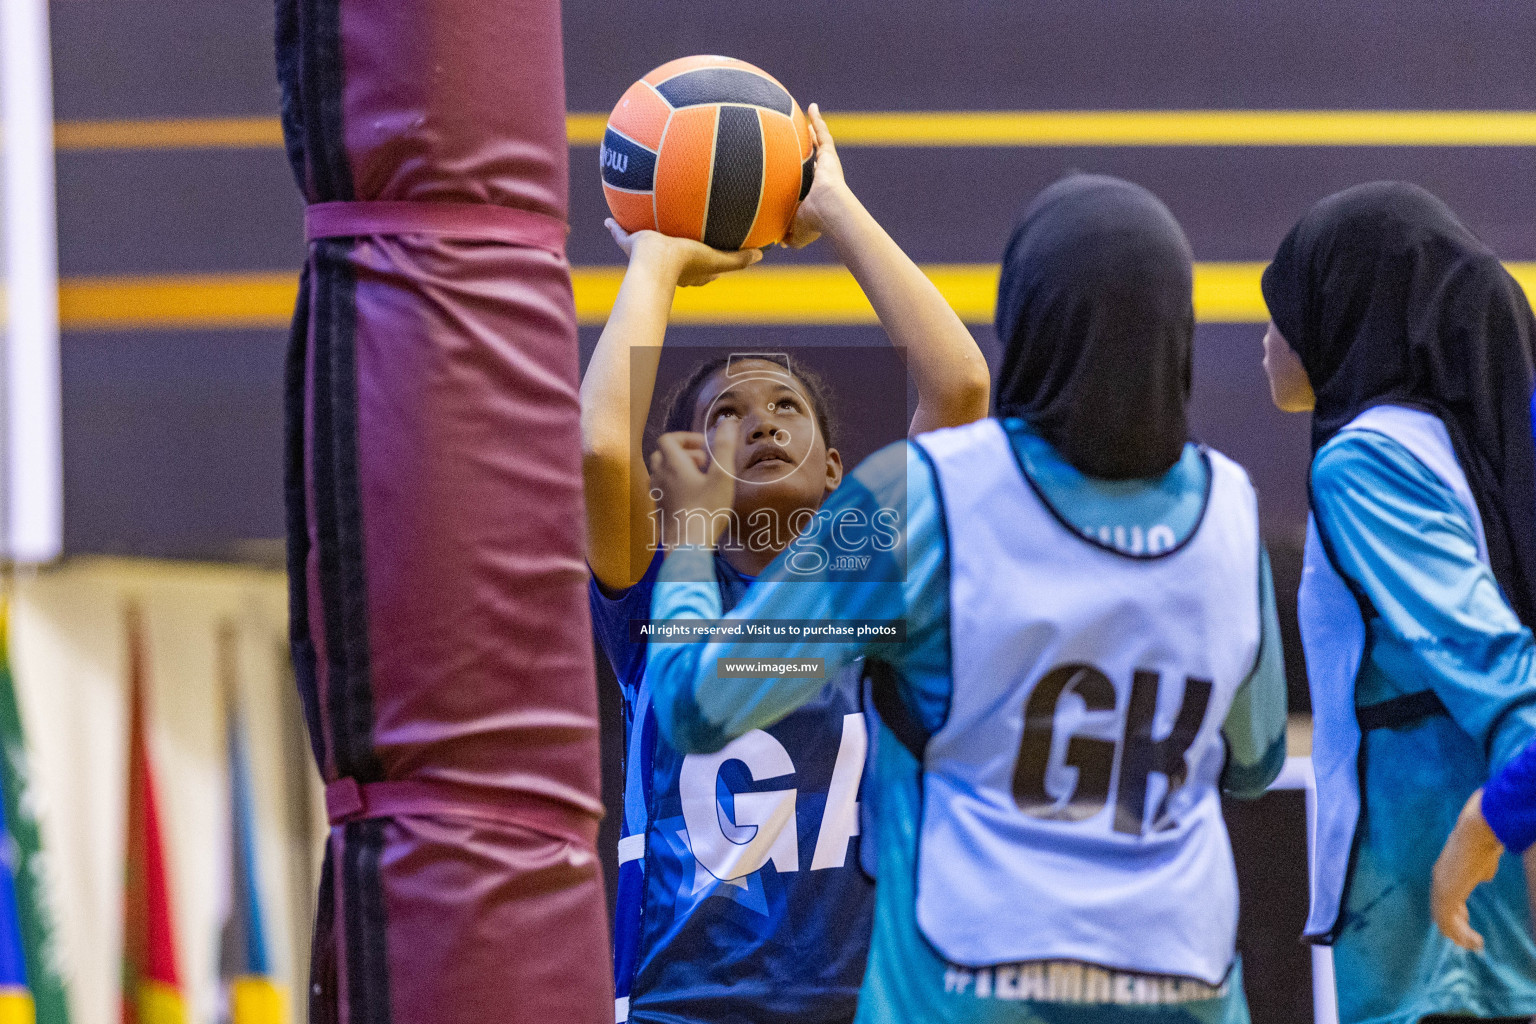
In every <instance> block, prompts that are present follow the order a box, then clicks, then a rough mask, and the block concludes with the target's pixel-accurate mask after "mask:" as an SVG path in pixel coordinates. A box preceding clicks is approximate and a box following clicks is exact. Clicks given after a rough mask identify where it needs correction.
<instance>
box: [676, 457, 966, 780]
mask: <svg viewBox="0 0 1536 1024" xmlns="http://www.w3.org/2000/svg"><path fill="white" fill-rule="evenodd" d="M937 506H938V498H937V494H936V489H935V483H934V480H933V476H932V472H931V470H929V469H928V467H927V465H926V463H924V462H923V461H922V460H921V458H920V456H918V455H917V454H916V453H915V452H914V451H913V450H912V448H911V446H910V445H909V444H907V443H906V442H898V443H896V444H893V445H890V446H888V447H886V448H883V449H881V450H880V451H879V452H876V453H875V454H874V455H872V456H870V457H869V458H868V459H866V460H865V461H864V462H863V463H862V464H861V465H860V466H859V468H858V469H857V470H855V471H854V472H853V473H852V474H850V476H849V478H848V479H847V480H845V481H844V482H843V484H842V486H841V487H839V488H838V489H837V490H836V491H834V492H833V494H832V495H831V497H829V498H828V499H827V502H826V504H825V505H823V506H822V508H821V510H820V512H818V514H817V516H816V519H815V520H814V521H813V522H812V523H811V524H810V526H809V527H808V528H807V529H806V531H805V532H804V533H803V534H802V535H801V537H800V538H799V539H797V540H796V542H795V543H794V544H793V545H791V546H790V547H789V548H787V549H786V550H785V551H784V552H783V553H782V554H781V555H780V556H779V557H778V558H777V559H775V561H774V562H773V564H771V565H770V566H769V567H768V568H767V570H765V571H764V573H763V574H762V575H761V576H760V577H758V580H757V582H756V583H754V584H753V585H752V586H751V587H750V588H749V589H748V591H747V595H746V597H745V598H744V599H743V601H742V602H741V604H739V605H737V607H736V608H735V609H734V610H733V611H732V613H731V615H730V616H729V618H730V619H731V620H733V621H743V622H751V621H754V620H764V619H822V620H827V619H830V620H839V619H843V620H846V619H904V620H905V621H906V639H905V641H904V642H902V643H899V644H887V643H857V642H855V643H844V642H836V641H831V640H827V639H823V638H808V639H802V640H791V641H785V640H774V641H771V642H765V641H749V640H740V641H731V642H718V643H709V644H696V643H695V644H667V643H657V642H654V641H653V642H652V643H651V644H650V645H649V650H648V652H647V655H646V658H647V664H646V671H647V676H648V678H649V680H650V683H651V693H652V700H653V707H654V708H655V712H656V720H657V723H658V725H659V726H660V729H661V733H662V735H663V736H664V737H665V738H666V740H667V742H668V743H670V744H671V745H672V746H673V747H674V748H676V749H678V750H681V751H684V752H687V753H703V752H710V751H714V750H718V749H720V748H721V747H723V746H724V745H725V744H726V743H728V742H730V740H731V739H733V738H734V737H737V736H740V735H742V734H743V733H746V732H749V731H751V730H752V729H758V728H762V727H764V726H767V725H771V724H772V723H774V722H776V721H778V720H779V719H781V718H783V717H784V716H785V715H787V714H789V713H790V712H791V711H794V710H795V709H796V708H797V707H799V706H800V705H801V704H804V703H805V702H806V701H808V700H810V699H811V698H812V697H814V696H815V695H816V694H817V693H818V692H820V690H821V689H822V687H823V686H825V685H826V683H825V679H793V678H778V679H742V678H726V679H721V678H717V677H716V666H717V664H718V662H719V660H720V659H721V658H821V659H823V661H824V665H825V669H826V673H825V674H826V677H827V678H830V677H831V676H833V675H834V674H835V673H836V672H837V671H838V670H839V669H841V668H843V667H844V666H846V665H848V664H850V663H851V662H853V661H854V660H855V659H857V658H858V657H860V656H861V655H867V656H870V657H877V658H880V659H881V660H883V661H886V662H889V663H890V664H891V665H892V666H893V667H894V668H896V669H897V675H898V679H899V680H900V681H901V683H902V687H901V689H902V692H901V697H902V699H903V700H904V701H905V702H906V703H907V704H908V705H909V706H910V707H912V708H913V709H914V710H915V711H916V712H917V713H918V715H919V718H920V719H921V720H923V721H924V723H925V724H929V725H931V727H934V728H936V725H933V724H932V723H933V722H934V721H935V719H938V720H941V719H942V715H943V714H944V713H945V712H947V708H948V692H949V691H948V687H949V628H948V622H949V613H948V572H947V568H946V566H947V556H946V553H945V539H944V535H943V532H942V530H943V526H942V515H941V513H939V512H938V510H937ZM877 516H880V517H881V519H880V520H879V521H880V522H882V524H883V525H882V527H881V528H880V529H878V530H875V529H871V531H870V532H869V534H868V535H867V539H868V541H869V543H868V544H867V545H861V544H859V543H858V541H859V539H860V535H859V532H858V531H859V528H858V527H856V526H855V527H850V525H849V524H851V523H871V522H875V521H876V517H877ZM877 537H878V539H879V541H880V542H879V543H878V544H877V543H875V541H876V538H877ZM851 550H859V551H863V552H866V553H869V554H870V555H871V558H870V562H869V563H868V565H867V566H865V567H863V568H862V569H860V570H858V571H850V570H847V569H835V568H833V567H832V566H833V563H832V562H831V561H830V560H828V559H826V558H823V557H820V556H819V555H818V554H817V552H823V553H825V552H846V551H851ZM797 556H799V557H797ZM711 557H712V556H711V554H710V553H709V552H708V551H705V550H702V549H697V548H694V549H679V550H677V551H674V552H672V553H671V554H669V555H668V556H667V560H666V562H665V563H664V564H663V566H662V569H661V575H660V578H659V580H658V582H657V585H656V590H655V592H654V594H653V596H652V602H651V617H652V618H653V619H657V620H681V619H690V618H692V619H700V618H702V619H714V618H721V617H722V616H721V605H720V596H719V588H718V587H717V586H716V585H714V583H713V582H691V581H695V580H699V581H712V580H713V578H714V575H713V571H712V567H711V565H710V561H709V560H710V558H711Z"/></svg>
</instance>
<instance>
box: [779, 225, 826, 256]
mask: <svg viewBox="0 0 1536 1024" xmlns="http://www.w3.org/2000/svg"><path fill="white" fill-rule="evenodd" d="M820 237H821V232H820V231H817V230H816V229H815V228H811V227H806V226H805V225H804V224H803V223H801V222H800V221H799V220H796V221H795V222H794V223H792V224H791V225H790V227H789V234H787V235H785V236H784V245H785V247H787V248H790V249H804V248H805V247H806V246H808V245H810V244H811V243H812V242H814V241H816V239H818V238H820Z"/></svg>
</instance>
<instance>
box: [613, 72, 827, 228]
mask: <svg viewBox="0 0 1536 1024" xmlns="http://www.w3.org/2000/svg"><path fill="white" fill-rule="evenodd" d="M601 160H602V173H603V194H604V195H606V196H607V198H608V208H609V210H611V211H612V212H613V218H614V220H616V221H618V223H619V226H620V227H622V228H624V230H626V231H640V230H642V229H646V228H649V229H651V230H655V231H660V232H661V233H662V234H666V235H674V236H677V237H679V238H692V239H694V240H696V241H700V242H704V243H706V244H708V245H712V246H714V247H715V248H716V249H755V248H758V247H760V246H764V245H770V244H772V243H774V242H777V241H779V240H780V239H782V238H783V237H784V235H785V233H786V232H788V230H789V224H790V221H791V220H792V219H793V218H794V215H795V209H796V207H798V206H799V204H800V200H801V199H803V198H805V193H806V192H807V191H809V190H810V187H811V175H812V173H813V172H814V169H815V164H816V152H815V144H814V141H813V138H812V135H811V129H810V125H809V123H807V121H806V118H805V114H804V113H803V112H802V111H801V110H800V105H799V104H798V103H796V102H795V99H794V97H793V96H791V95H790V94H789V92H788V90H786V89H785V88H784V86H782V85H780V84H779V82H778V80H777V79H775V78H774V77H773V76H772V75H770V74H768V73H767V72H765V71H763V70H762V69H761V68H757V67H754V66H753V65H751V64H748V63H746V62H745V61H740V60H733V59H731V58H729V57H707V56H706V57H683V58H680V59H678V60H674V61H670V62H668V63H666V64H663V65H662V66H661V67H659V68H657V69H656V70H654V71H652V72H651V73H650V74H648V75H646V76H645V77H644V78H642V79H641V80H640V81H638V82H636V83H635V84H634V85H632V86H630V87H629V89H628V90H627V91H626V92H625V93H624V95H623V96H622V97H621V98H620V99H619V102H618V105H617V106H615V107H614V108H613V114H612V115H611V116H610V117H609V118H608V128H607V131H605V132H604V134H603V146H602V151H601Z"/></svg>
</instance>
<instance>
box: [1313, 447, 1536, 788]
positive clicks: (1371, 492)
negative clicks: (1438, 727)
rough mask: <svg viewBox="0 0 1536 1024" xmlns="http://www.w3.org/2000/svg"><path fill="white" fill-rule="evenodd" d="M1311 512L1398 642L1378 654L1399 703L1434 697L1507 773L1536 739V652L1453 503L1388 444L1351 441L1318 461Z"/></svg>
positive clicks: (1444, 489)
mask: <svg viewBox="0 0 1536 1024" xmlns="http://www.w3.org/2000/svg"><path fill="white" fill-rule="evenodd" d="M1312 501H1313V507H1314V510H1315V512H1316V515H1317V520H1318V527H1319V529H1320V530H1321V531H1322V532H1323V534H1324V536H1325V538H1326V540H1327V541H1328V543H1329V547H1330V549H1331V551H1332V554H1333V557H1334V559H1335V560H1336V561H1337V563H1338V566H1337V567H1338V569H1339V571H1340V572H1341V573H1343V574H1344V576H1345V577H1346V578H1347V579H1349V580H1351V581H1352V582H1353V583H1354V584H1355V585H1356V586H1358V587H1359V588H1360V589H1361V591H1362V592H1363V593H1364V594H1365V596H1366V598H1367V599H1368V600H1369V601H1370V603H1371V605H1372V607H1373V608H1374V609H1375V611H1376V613H1377V614H1378V615H1379V616H1380V619H1381V623H1380V627H1379V628H1382V629H1384V630H1386V631H1387V633H1388V635H1390V636H1391V637H1392V638H1393V639H1394V640H1395V641H1396V642H1394V643H1391V644H1382V645H1381V646H1380V648H1379V650H1378V653H1377V654H1376V655H1375V657H1376V659H1377V662H1376V663H1377V665H1378V666H1379V667H1380V668H1382V669H1383V672H1384V675H1385V676H1386V677H1387V678H1388V679H1390V680H1391V681H1392V682H1393V683H1394V684H1395V685H1397V686H1399V687H1400V688H1401V692H1402V693H1414V692H1417V691H1421V690H1426V689H1429V690H1433V691H1434V693H1435V694H1436V696H1438V697H1439V698H1440V701H1441V703H1443V704H1444V705H1445V707H1446V710H1447V711H1448V712H1449V713H1450V715H1451V718H1452V719H1454V720H1455V721H1456V723H1457V724H1458V725H1460V726H1461V727H1462V728H1463V729H1464V730H1466V731H1467V733H1468V734H1470V735H1471V736H1472V737H1473V738H1474V739H1476V740H1477V741H1478V742H1479V743H1480V744H1481V745H1482V747H1483V750H1484V751H1485V753H1486V754H1487V756H1488V759H1489V761H1490V763H1491V764H1492V765H1494V766H1495V767H1497V766H1498V765H1501V764H1503V763H1504V762H1505V761H1506V760H1508V759H1509V758H1510V757H1512V756H1513V755H1514V754H1515V753H1516V752H1517V751H1518V750H1519V749H1520V748H1521V747H1523V746H1524V745H1525V743H1526V742H1527V740H1529V739H1530V738H1531V737H1532V735H1533V734H1536V705H1533V703H1532V702H1533V700H1536V675H1533V673H1536V644H1533V641H1532V636H1531V631H1530V630H1529V629H1527V628H1525V626H1523V625H1522V624H1521V623H1520V620H1519V619H1518V618H1516V616H1515V613H1514V612H1513V611H1512V610H1511V609H1510V607H1509V603H1508V602H1507V601H1505V599H1504V595H1503V593H1502V592H1501V591H1500V589H1499V585H1498V583H1497V581H1496V580H1495V579H1494V576H1493V573H1492V571H1491V570H1490V569H1489V568H1488V566H1487V565H1485V564H1484V563H1483V562H1482V560H1481V559H1480V558H1479V557H1478V551H1477V535H1476V533H1475V532H1474V526H1473V523H1472V521H1471V519H1470V518H1469V516H1468V515H1467V511H1466V509H1465V508H1464V507H1463V506H1462V504H1461V502H1460V501H1459V500H1457V498H1456V495H1455V494H1454V493H1453V492H1452V491H1451V489H1450V488H1449V487H1448V486H1446V484H1445V483H1444V482H1443V481H1441V480H1440V478H1439V477H1438V476H1436V475H1435V474H1434V473H1433V472H1432V471H1431V470H1429V469H1428V468H1427V467H1425V466H1424V465H1423V464H1422V463H1421V462H1419V461H1418V460H1417V459H1416V458H1414V457H1413V455H1412V454H1411V453H1410V452H1409V451H1408V450H1407V449H1406V448H1404V447H1403V446H1402V445H1400V444H1398V443H1397V442H1396V441H1393V440H1392V439H1391V438H1389V437H1387V436H1385V435H1383V434H1378V433H1374V432H1370V431H1345V432H1343V433H1341V434H1339V435H1338V436H1337V437H1335V438H1334V439H1333V440H1332V441H1330V442H1329V443H1328V444H1327V445H1325V446H1324V447H1323V449H1322V451H1321V452H1319V453H1318V456H1317V458H1316V460H1315V461H1314V464H1313V469H1312ZM1385 696H1393V695H1392V694H1387V695H1385Z"/></svg>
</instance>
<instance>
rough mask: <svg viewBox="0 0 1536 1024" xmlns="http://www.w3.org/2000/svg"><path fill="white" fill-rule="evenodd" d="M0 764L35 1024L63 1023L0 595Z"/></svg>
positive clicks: (6, 611)
mask: <svg viewBox="0 0 1536 1024" xmlns="http://www.w3.org/2000/svg"><path fill="white" fill-rule="evenodd" d="M0 769H3V770H0V799H3V800H4V809H5V821H6V823H7V824H8V825H9V826H10V833H11V841H12V842H13V843H15V849H14V850H13V851H12V853H13V855H14V858H15V859H14V861H13V866H14V869H15V872H16V902H17V905H18V910H19V916H20V918H21V941H22V947H23V949H24V950H25V955H26V959H27V986H28V987H29V988H30V989H31V990H32V999H33V1002H34V1004H35V1005H36V1007H37V1024H69V1003H68V1002H67V1000H66V999H65V996H64V980H63V977H62V976H61V974H60V971H59V956H58V947H57V946H56V945H55V937H54V930H53V903H52V900H51V899H50V898H49V897H50V893H49V889H48V872H47V869H46V864H45V862H44V857H43V849H42V845H43V844H42V834H41V832H40V830H39V829H38V826H37V814H36V797H35V794H33V793H32V792H31V774H30V773H29V772H28V770H27V744H26V740H25V739H24V738H23V736H22V731H21V712H20V710H19V709H18V708H17V706H16V687H15V682H14V680H13V679H12V678H11V649H10V606H9V602H8V600H7V599H6V598H4V597H0Z"/></svg>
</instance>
